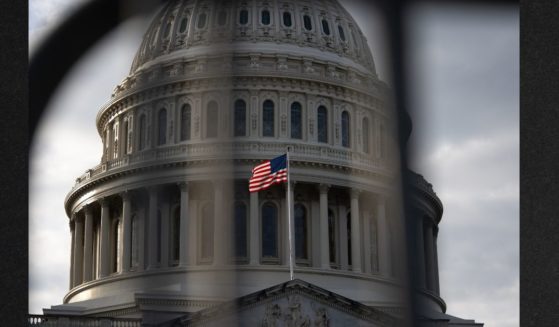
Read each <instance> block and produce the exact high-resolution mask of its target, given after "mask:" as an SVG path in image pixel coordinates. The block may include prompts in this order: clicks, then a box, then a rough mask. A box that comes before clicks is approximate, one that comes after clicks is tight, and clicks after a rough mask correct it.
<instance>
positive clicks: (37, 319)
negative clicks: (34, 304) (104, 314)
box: [27, 315, 142, 327]
mask: <svg viewBox="0 0 559 327" xmlns="http://www.w3.org/2000/svg"><path fill="white" fill-rule="evenodd" d="M141 325H142V320H141V319H122V318H96V317H74V316H44V315H29V316H28V319H27V326H45V327H141Z"/></svg>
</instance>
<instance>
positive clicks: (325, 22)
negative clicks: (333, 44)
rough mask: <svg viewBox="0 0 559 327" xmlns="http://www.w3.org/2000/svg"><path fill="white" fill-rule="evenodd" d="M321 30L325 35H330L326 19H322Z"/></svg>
mask: <svg viewBox="0 0 559 327" xmlns="http://www.w3.org/2000/svg"><path fill="white" fill-rule="evenodd" d="M322 32H324V34H325V35H330V25H329V24H328V21H327V20H326V19H323V20H322Z"/></svg>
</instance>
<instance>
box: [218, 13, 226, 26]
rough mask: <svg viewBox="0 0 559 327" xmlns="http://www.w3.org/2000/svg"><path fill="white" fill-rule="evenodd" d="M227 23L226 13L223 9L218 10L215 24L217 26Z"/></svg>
mask: <svg viewBox="0 0 559 327" xmlns="http://www.w3.org/2000/svg"><path fill="white" fill-rule="evenodd" d="M225 23H227V13H226V12H225V11H223V10H222V11H220V12H219V14H218V15H217V24H218V25H219V26H224V25H225Z"/></svg>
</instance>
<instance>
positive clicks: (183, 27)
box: [179, 17, 188, 33]
mask: <svg viewBox="0 0 559 327" xmlns="http://www.w3.org/2000/svg"><path fill="white" fill-rule="evenodd" d="M187 26H188V18H186V17H184V18H183V19H181V24H180V25H179V32H180V33H184V31H186V27H187Z"/></svg>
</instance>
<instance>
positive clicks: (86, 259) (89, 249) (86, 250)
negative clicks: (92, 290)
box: [83, 206, 93, 282]
mask: <svg viewBox="0 0 559 327" xmlns="http://www.w3.org/2000/svg"><path fill="white" fill-rule="evenodd" d="M84 212H85V233H84V247H83V281H84V282H89V281H90V280H91V279H92V276H93V265H92V263H93V212H92V211H91V207H90V206H86V207H85V209H84Z"/></svg>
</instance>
